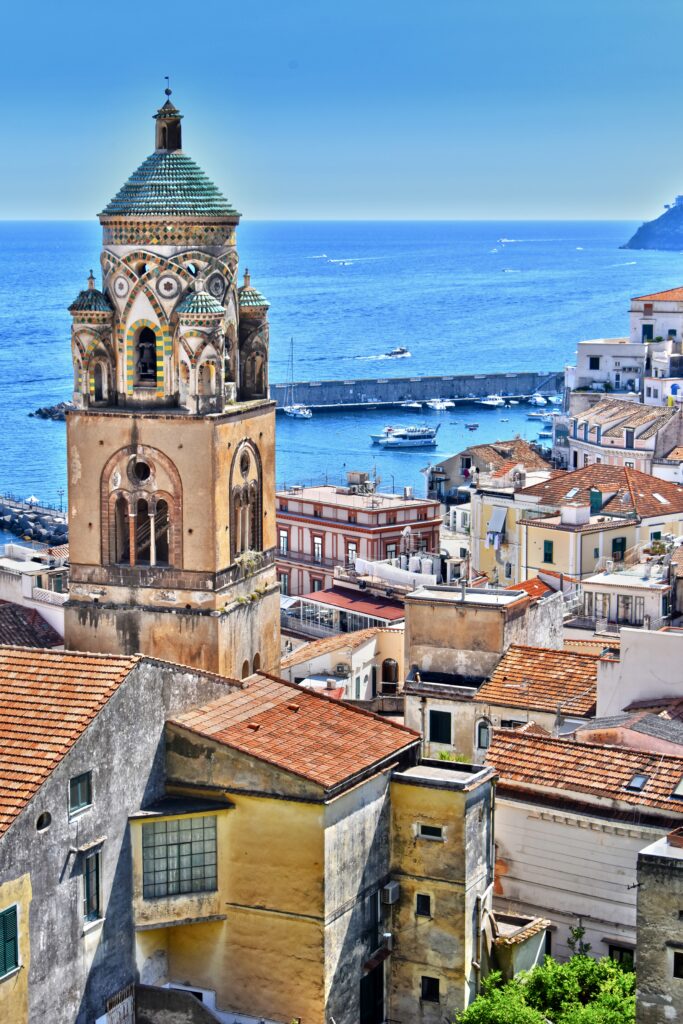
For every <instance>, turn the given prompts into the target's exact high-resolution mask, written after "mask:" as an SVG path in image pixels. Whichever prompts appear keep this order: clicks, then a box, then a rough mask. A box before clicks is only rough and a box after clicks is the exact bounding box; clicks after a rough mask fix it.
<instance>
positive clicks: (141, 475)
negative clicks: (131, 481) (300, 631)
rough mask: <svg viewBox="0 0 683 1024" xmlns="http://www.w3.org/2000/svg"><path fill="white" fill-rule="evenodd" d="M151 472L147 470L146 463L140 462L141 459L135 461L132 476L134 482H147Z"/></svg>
mask: <svg viewBox="0 0 683 1024" xmlns="http://www.w3.org/2000/svg"><path fill="white" fill-rule="evenodd" d="M151 472H152V470H151V469H150V468H149V466H148V465H147V463H146V462H142V460H141V459H136V460H135V462H134V463H133V476H134V477H135V479H136V480H139V481H140V483H142V482H143V481H144V480H149V477H150V474H151Z"/></svg>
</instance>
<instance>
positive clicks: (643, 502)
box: [520, 463, 683, 518]
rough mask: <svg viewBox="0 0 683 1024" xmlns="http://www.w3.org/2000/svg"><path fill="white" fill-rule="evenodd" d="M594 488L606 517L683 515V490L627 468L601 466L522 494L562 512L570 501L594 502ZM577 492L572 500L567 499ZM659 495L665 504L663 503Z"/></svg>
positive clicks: (590, 467)
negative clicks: (630, 514)
mask: <svg viewBox="0 0 683 1024" xmlns="http://www.w3.org/2000/svg"><path fill="white" fill-rule="evenodd" d="M591 488H597V489H598V490H599V491H602V493H603V497H604V504H603V506H602V508H601V510H600V511H601V512H604V513H610V512H614V513H622V514H624V513H629V512H630V513H632V512H635V513H636V514H637V515H639V516H640V517H641V518H647V517H648V516H661V515H665V514H672V513H678V512H683V487H681V486H680V485H679V484H674V483H670V482H669V481H668V480H660V479H658V478H657V477H654V476H650V475H649V474H648V473H641V472H640V471H639V470H637V469H629V468H627V467H624V466H608V465H605V464H604V463H597V464H593V465H591V466H583V467H582V468H581V469H575V470H573V471H572V472H571V473H563V474H562V475H559V476H556V477H553V479H551V480H545V481H543V482H542V483H540V484H532V486H531V487H525V488H524V489H523V490H522V491H520V494H521V495H523V496H524V497H527V496H529V497H538V498H540V502H541V504H542V505H544V506H550V507H553V508H557V509H559V508H560V507H561V506H562V505H564V504H566V503H567V501H572V502H581V501H583V502H585V503H588V502H589V501H590V491H591ZM575 489H576V493H575V494H572V496H571V498H568V497H567V495H568V494H569V492H570V491H573V490H575ZM656 494H658V495H659V496H660V497H661V498H663V499H664V501H663V502H662V501H660V500H659V498H656V497H655V495H656Z"/></svg>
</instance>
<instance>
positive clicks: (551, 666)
mask: <svg viewBox="0 0 683 1024" xmlns="http://www.w3.org/2000/svg"><path fill="white" fill-rule="evenodd" d="M599 660H600V655H599V654H577V653H576V652H575V651H565V650H560V651H554V650H550V649H548V648H545V647H523V646H521V645H518V644H513V645H512V646H511V647H510V648H508V650H507V651H506V653H505V654H504V655H503V657H502V658H501V660H500V661H499V662H498V666H497V667H496V670H495V671H494V673H493V675H492V676H491V678H490V679H489V680H487V681H486V682H485V683H484V684H483V685H482V686H480V688H479V690H478V691H477V695H476V696H475V698H474V700H475V701H478V702H479V703H480V704H496V705H500V706H504V707H514V708H527V709H529V710H530V711H551V712H554V711H557V706H558V704H562V712H563V714H564V715H565V716H572V717H574V716H577V717H587V716H588V715H591V714H592V713H593V712H594V711H595V701H596V688H597V673H598V662H599Z"/></svg>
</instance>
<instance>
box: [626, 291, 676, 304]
mask: <svg viewBox="0 0 683 1024" xmlns="http://www.w3.org/2000/svg"><path fill="white" fill-rule="evenodd" d="M657 299H659V300H660V301H661V302H683V288H668V289H667V290H666V291H664V292H653V293H652V295H634V296H633V299H632V301H633V302H651V301H655V302H656V301H657Z"/></svg>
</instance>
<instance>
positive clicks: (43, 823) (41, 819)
mask: <svg viewBox="0 0 683 1024" xmlns="http://www.w3.org/2000/svg"><path fill="white" fill-rule="evenodd" d="M51 824H52V815H51V814H50V812H49V811H43V813H42V814H39V815H38V819H37V821H36V832H44V831H45V829H48V828H49V827H50V825H51Z"/></svg>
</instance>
